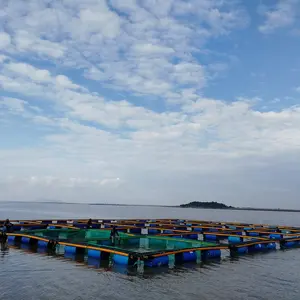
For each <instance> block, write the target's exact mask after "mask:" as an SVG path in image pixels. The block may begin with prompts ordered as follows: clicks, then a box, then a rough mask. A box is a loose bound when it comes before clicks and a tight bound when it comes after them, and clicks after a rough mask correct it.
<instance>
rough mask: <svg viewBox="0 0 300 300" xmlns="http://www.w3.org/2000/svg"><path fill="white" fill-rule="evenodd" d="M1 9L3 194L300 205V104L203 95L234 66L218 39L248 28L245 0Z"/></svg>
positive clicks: (67, 2)
mask: <svg viewBox="0 0 300 300" xmlns="http://www.w3.org/2000/svg"><path fill="white" fill-rule="evenodd" d="M2 15H3V22H5V27H3V28H5V30H7V32H6V33H5V35H7V34H8V32H9V34H10V41H11V42H10V43H9V44H7V46H6V47H5V51H6V52H5V56H1V57H0V67H1V75H0V87H1V93H3V96H2V98H1V100H0V113H1V114H0V115H1V118H0V120H1V122H2V120H5V121H7V123H6V128H9V130H10V132H11V133H10V135H9V136H8V135H7V133H6V132H5V131H4V130H5V129H3V127H2V126H0V134H1V136H2V135H3V134H4V136H5V138H4V139H2V142H4V145H5V147H6V148H4V147H3V148H0V165H1V170H0V185H1V194H0V200H4V199H6V200H10V199H16V198H22V199H25V200H35V199H42V198H44V197H45V195H47V197H49V198H51V199H59V200H60V199H62V200H66V201H78V202H80V201H88V202H103V199H105V201H110V202H127V203H128V202H135V203H138V202H143V203H146V202H148V203H154V202H156V203H160V204H161V203H170V204H173V203H180V202H182V201H188V200H198V199H200V198H201V199H205V200H208V201H209V200H216V201H225V202H228V203H229V204H233V205H235V204H236V203H239V201H240V203H241V202H242V201H245V202H247V201H252V199H253V198H254V199H257V205H259V204H260V203H261V201H262V200H264V199H265V193H266V191H265V190H266V189H267V190H268V191H270V192H269V199H277V200H276V201H279V200H280V199H279V196H282V195H279V194H278V191H275V190H274V186H276V188H277V187H281V188H282V190H286V189H287V188H289V187H290V190H291V191H292V192H290V195H289V196H290V197H291V199H293V200H291V201H294V200H295V199H296V200H297V199H298V194H297V193H296V192H295V188H294V187H293V186H292V185H291V183H289V182H287V180H286V178H287V177H286V176H283V175H282V174H288V171H289V169H290V168H291V166H296V167H295V170H296V171H295V172H296V173H297V172H298V173H299V168H297V163H298V161H299V148H300V141H299V137H300V131H299V128H300V123H299V118H300V111H299V108H298V107H286V108H284V109H282V110H277V111H266V112H261V111H259V110H258V109H257V108H256V106H255V104H257V103H254V99H249V100H248V99H242V98H238V99H237V100H236V99H231V101H229V100H227V102H226V101H223V100H222V99H220V100H217V99H212V98H207V97H205V95H204V92H205V89H204V88H205V87H209V86H210V84H211V83H212V81H214V80H215V78H216V76H217V75H218V73H219V72H222V71H224V70H225V69H226V70H228V69H230V65H229V64H230V58H228V57H229V56H228V55H227V54H226V53H222V54H216V53H214V54H213V55H212V56H210V54H209V53H210V51H209V49H207V48H209V47H210V43H209V42H210V41H211V39H217V38H218V37H219V36H223V37H222V39H223V38H224V39H225V38H226V35H229V34H230V33H231V32H232V31H234V30H238V29H240V28H242V27H243V26H245V25H247V22H248V20H247V19H248V18H247V16H246V13H245V11H244V10H243V9H242V8H241V7H240V5H239V4H238V2H237V1H232V2H231V1H230V2H229V1H219V0H201V1H196V0H191V1H183V0H164V1H153V0H145V1H134V0H131V1H120V0H111V1H109V5H108V1H104V0H102V1H98V0H86V1H80V0H62V1H54V2H53V3H52V2H51V3H49V1H48V2H46V1H33V0H31V1H30V0H29V1H26V3H25V2H24V1H22V0H20V1H18V0H13V1H8V2H7V5H5V7H4V9H3V13H2ZM245 16H246V17H245ZM212 41H213V40H212ZM214 55H217V57H218V59H217V61H216V60H215V56H214ZM255 71H256V70H255ZM248 74H249V72H248ZM1 95H2V94H1ZM12 114H13V115H12ZM20 120H21V122H22V128H21V129H22V130H20ZM1 125H2V123H1ZM8 126H9V127H8ZM20 137H22V138H23V137H26V140H27V141H29V142H27V143H22V140H23V139H22V138H20ZM11 140H14V141H15V142H16V143H17V142H19V144H18V146H15V147H11V146H10V145H11V144H10V141H11ZM298 173H297V174H298ZM262 174H263V175H262ZM273 174H277V176H276V183H273V182H268V183H267V184H265V185H263V184H262V183H261V182H260V180H259V179H262V180H263V179H264V176H265V177H268V176H270V175H273ZM296 178H297V177H296ZM253 182H255V184H253ZM16 186H17V187H18V188H16ZM256 193H258V195H257V194H256ZM254 196H255V197H254ZM276 197H277V198H276ZM241 199H242V200H241ZM270 201H271V200H270ZM274 201H275V200H274ZM251 203H252V202H251Z"/></svg>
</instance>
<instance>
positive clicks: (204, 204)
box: [180, 201, 233, 209]
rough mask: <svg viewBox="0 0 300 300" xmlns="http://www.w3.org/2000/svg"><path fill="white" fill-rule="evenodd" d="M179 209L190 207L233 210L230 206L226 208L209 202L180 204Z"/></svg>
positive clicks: (217, 203)
mask: <svg viewBox="0 0 300 300" xmlns="http://www.w3.org/2000/svg"><path fill="white" fill-rule="evenodd" d="M180 207H190V208H222V209H224V208H233V207H232V206H228V205H226V204H223V203H219V202H215V201H211V202H199V201H192V202H190V203H187V204H181V205H180Z"/></svg>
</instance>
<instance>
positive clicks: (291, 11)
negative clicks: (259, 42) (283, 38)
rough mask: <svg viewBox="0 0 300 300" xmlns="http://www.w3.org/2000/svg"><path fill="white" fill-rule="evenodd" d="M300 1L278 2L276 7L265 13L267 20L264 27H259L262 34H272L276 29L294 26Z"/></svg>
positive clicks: (283, 0)
mask: <svg viewBox="0 0 300 300" xmlns="http://www.w3.org/2000/svg"><path fill="white" fill-rule="evenodd" d="M298 10H299V2H298V0H278V2H277V4H276V6H275V7H274V8H273V9H271V10H267V11H266V12H264V16H265V18H266V20H265V22H264V24H263V25H261V26H259V30H260V31H261V32H262V33H272V32H273V31H275V30H276V29H280V28H285V27H289V26H291V25H293V24H294V23H295V21H296V18H297V13H299V11H298Z"/></svg>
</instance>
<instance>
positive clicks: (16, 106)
mask: <svg viewBox="0 0 300 300" xmlns="http://www.w3.org/2000/svg"><path fill="white" fill-rule="evenodd" d="M25 104H27V102H26V101H24V100H20V99H16V98H10V97H1V98H0V108H2V110H3V109H7V110H8V111H11V112H17V113H22V112H24V105H25Z"/></svg>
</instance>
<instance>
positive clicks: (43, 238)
mask: <svg viewBox="0 0 300 300" xmlns="http://www.w3.org/2000/svg"><path fill="white" fill-rule="evenodd" d="M10 222H11V227H10V228H9V230H8V231H7V233H6V236H7V240H8V244H9V245H10V246H15V247H20V248H23V249H35V250H37V252H47V251H48V252H49V250H51V251H52V253H53V254H57V255H62V256H64V257H66V258H73V259H74V258H75V257H76V256H78V255H81V256H83V257H86V258H87V259H92V260H94V261H97V262H98V263H99V264H100V263H102V262H107V261H109V262H110V263H113V264H117V265H128V266H139V267H140V266H142V267H159V266H174V265H176V264H181V263H186V262H201V261H206V260H210V259H219V258H221V257H223V256H229V255H230V256H237V255H247V254H248V253H255V252H262V251H264V252H265V251H275V250H279V249H281V250H282V249H287V248H293V247H297V246H299V247H300V227H299V228H298V227H290V226H271V225H267V224H246V223H235V222H208V221H199V220H177V219H171V220H170V219H156V220H145V219H144V220H141V219H136V220H124V219H121V220H105V219H102V220H98V219H93V220H90V221H88V220H85V219H80V220H79V219H76V220H75V219H74V220H59V219H57V220H13V221H10ZM4 225H5V221H4V220H3V221H0V228H1V227H3V226H4ZM3 228H4V229H5V227H3ZM112 228H115V229H117V231H118V238H117V239H116V240H115V241H114V240H112V239H111V238H110V234H111V229H112Z"/></svg>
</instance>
